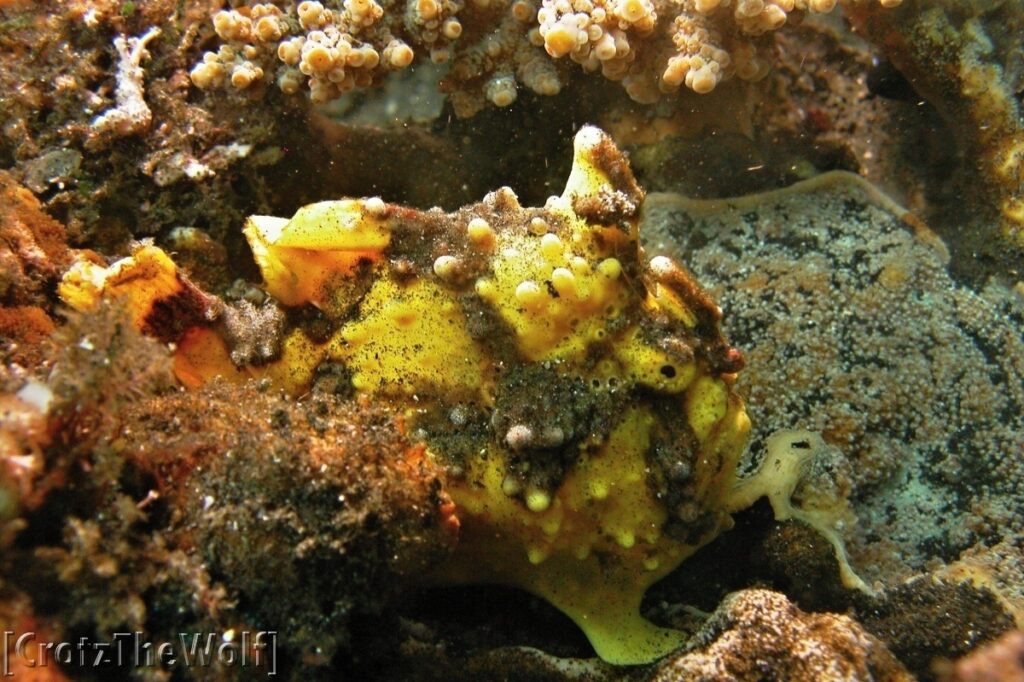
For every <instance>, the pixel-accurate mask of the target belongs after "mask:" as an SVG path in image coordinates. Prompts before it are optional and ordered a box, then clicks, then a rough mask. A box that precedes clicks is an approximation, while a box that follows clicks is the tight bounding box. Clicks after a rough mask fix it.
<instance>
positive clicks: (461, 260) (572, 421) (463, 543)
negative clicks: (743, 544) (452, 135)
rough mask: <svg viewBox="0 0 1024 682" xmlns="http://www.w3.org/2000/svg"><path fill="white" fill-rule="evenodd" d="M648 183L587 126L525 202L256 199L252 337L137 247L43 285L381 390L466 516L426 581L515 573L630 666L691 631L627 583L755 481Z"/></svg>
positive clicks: (275, 373)
mask: <svg viewBox="0 0 1024 682" xmlns="http://www.w3.org/2000/svg"><path fill="white" fill-rule="evenodd" d="M643 199H644V193H643V191H642V190H641V189H640V187H639V186H638V185H637V183H636V181H635V179H634V177H633V174H632V171H631V170H630V167H629V165H628V163H627V161H626V159H625V157H624V156H623V154H622V153H621V152H620V151H619V150H618V149H617V148H616V146H615V145H614V143H613V142H612V141H611V139H610V138H609V137H608V136H606V135H605V134H604V133H603V132H601V131H600V130H598V129H597V128H594V127H589V126H588V127H584V128H583V129H582V130H580V131H579V133H578V134H577V135H576V138H575V145H574V159H573V166H572V171H571V174H570V176H569V179H568V182H567V184H566V187H565V191H564V192H563V193H562V194H561V196H552V197H550V198H549V199H548V200H547V202H546V204H545V205H544V206H543V207H541V208H525V207H523V206H521V205H520V204H519V202H518V200H517V198H516V196H515V194H514V193H513V192H512V190H510V189H508V188H502V189H499V190H497V191H495V192H492V193H491V194H489V195H487V196H486V197H485V198H484V200H483V201H482V202H481V203H479V204H476V205H472V206H467V207H464V208H462V209H460V210H458V211H455V212H454V213H444V212H442V211H441V210H439V209H433V210H429V211H419V210H413V209H409V208H404V207H401V206H395V205H391V204H387V203H385V202H384V201H382V200H380V199H378V198H371V199H342V200H337V201H324V202H320V203H316V204H312V205H309V206H305V207H303V208H301V209H299V210H298V212H297V213H296V214H295V215H294V216H293V217H292V218H290V219H284V218H274V217H267V216H253V217H251V218H250V219H249V220H248V223H247V225H246V226H245V235H246V237H247V239H248V240H249V244H250V245H251V247H252V252H253V255H254V256H255V259H256V263H257V264H258V266H259V268H260V271H261V272H262V276H263V284H262V288H263V290H264V291H265V292H266V294H268V295H269V299H270V300H269V301H268V302H267V303H266V304H264V305H265V306H272V307H274V309H275V310H279V311H284V313H286V314H282V315H277V316H276V317H274V316H272V315H263V316H262V317H261V316H260V315H250V316H249V318H246V319H252V320H258V319H269V318H274V319H276V320H277V323H276V326H275V325H271V327H270V328H268V330H267V331H266V332H265V333H264V332H260V331H259V330H257V333H255V334H252V335H254V336H258V337H260V339H259V342H260V344H262V345H261V346H260V347H261V348H262V349H263V350H262V352H261V353H256V354H254V353H241V354H240V353H238V352H236V351H237V350H238V344H239V343H240V341H239V339H240V338H241V336H244V334H240V333H232V332H231V329H230V328H229V327H230V326H226V325H225V324H224V322H223V320H224V318H225V317H227V315H226V314H224V313H223V311H220V310H219V308H224V307H225V305H226V304H223V303H222V302H220V299H217V298H216V297H212V296H207V295H206V294H204V293H203V292H201V291H199V290H198V288H197V287H195V286H194V285H192V284H191V283H190V282H189V280H188V278H187V277H185V276H184V275H183V274H182V273H181V272H180V271H179V270H178V269H177V267H176V266H175V264H174V263H173V261H172V260H171V259H170V258H169V257H168V256H167V254H166V253H164V252H163V251H162V250H160V249H158V248H156V247H154V246H142V247H140V248H139V249H138V250H137V251H136V252H135V253H134V255H133V256H131V257H130V258H126V259H123V260H121V261H118V262H116V263H114V264H112V265H110V266H109V267H104V266H102V265H100V264H97V263H95V262H89V261H84V260H83V261H79V262H78V263H77V264H76V265H75V266H73V267H72V269H71V270H70V271H69V272H68V273H67V275H66V276H65V278H64V281H63V284H62V285H61V290H60V293H61V295H62V297H63V298H64V300H65V301H66V302H68V303H69V304H70V305H72V306H73V307H76V308H79V309H89V308H90V307H92V306H94V305H95V304H96V301H97V300H98V299H99V298H100V297H102V296H108V295H109V296H121V297H123V298H125V299H126V305H127V306H128V307H129V309H130V310H131V311H132V314H133V316H134V319H135V322H136V324H137V325H138V326H139V327H140V328H141V329H143V330H145V331H147V332H149V333H152V334H155V335H157V336H158V337H160V338H163V339H165V340H167V341H171V342H173V343H174V344H175V346H174V348H175V351H174V352H175V369H176V372H177V375H178V377H179V379H180V380H181V382H182V383H183V384H185V385H186V386H198V385H200V384H202V383H204V382H207V381H210V380H212V379H213V378H214V377H217V376H221V377H224V378H226V379H228V380H242V379H249V378H259V379H261V380H264V381H270V382H272V383H273V384H274V385H276V386H278V387H280V388H281V389H283V390H286V391H288V392H289V393H291V394H293V395H296V396H298V395H301V394H302V393H304V392H306V391H309V390H310V389H311V387H312V386H313V385H314V384H315V383H316V381H317V380H318V377H320V376H322V375H324V374H330V375H331V376H332V377H335V379H336V381H340V382H341V384H342V385H343V388H344V389H345V390H347V391H349V392H350V394H351V395H354V396H356V397H357V398H359V399H362V400H373V401H375V403H377V404H382V405H387V406H390V407H391V408H393V409H394V410H395V413H396V414H397V415H400V417H401V419H402V423H403V424H404V425H405V429H406V430H407V433H408V434H409V436H410V437H411V438H412V439H414V440H416V441H419V442H422V443H424V444H425V445H426V448H427V450H426V451H427V453H428V454H429V456H430V457H432V458H434V460H435V461H437V462H439V463H441V464H442V465H443V468H444V469H445V471H446V472H447V493H448V495H449V496H450V498H451V500H452V501H453V502H454V505H455V511H454V515H455V517H457V519H458V522H459V524H460V529H459V543H458V547H457V549H456V550H455V552H454V555H453V556H452V557H451V559H450V561H448V562H447V563H446V564H445V565H444V566H442V567H440V568H439V569H438V570H437V572H436V573H435V574H432V575H430V576H428V577H427V578H426V579H427V580H428V581H429V582H431V583H500V584H505V585H510V586H514V587H518V588H521V589H524V590H527V591H529V592H531V593H533V594H535V595H538V596H540V597H541V598H543V599H545V600H547V601H548V602H550V603H551V604H553V605H554V606H556V607H557V608H558V609H560V610H561V611H563V612H564V613H565V614H567V615H568V616H569V617H570V618H571V619H572V620H573V621H574V622H575V623H576V624H577V625H578V626H579V627H580V628H581V629H582V630H583V632H584V633H585V634H586V636H587V637H588V638H589V640H590V642H591V643H592V645H593V647H594V649H595V651H596V652H597V654H598V655H599V656H600V657H601V658H603V659H604V660H606V661H609V662H613V663H619V664H636V663H644V662H648V661H651V660H654V659H656V658H658V657H660V656H662V655H664V654H666V653H668V652H670V651H671V650H673V649H674V648H676V647H678V646H680V645H681V644H682V643H683V642H684V637H683V634H682V633H680V632H677V631H675V630H672V629H667V628H661V627H657V626H655V625H654V624H652V623H650V622H649V621H647V620H645V619H644V618H643V617H642V616H641V614H640V603H641V599H642V598H643V595H644V592H645V591H646V590H647V588H648V587H649V586H650V585H652V584H653V583H655V582H656V581H658V580H659V579H661V578H662V577H664V576H665V575H666V574H668V573H669V572H670V571H672V570H673V569H675V568H676V567H677V566H679V564H680V563H681V562H682V561H683V560H685V559H686V558H687V557H689V556H690V555H691V554H693V553H694V552H695V551H696V550H697V549H698V548H700V547H701V546H702V545H704V544H706V543H708V542H709V541H710V540H712V539H713V538H715V537H716V536H717V535H718V534H719V533H720V532H721V531H722V530H724V529H727V528H728V527H729V526H730V525H731V518H730V513H731V512H734V511H736V510H737V509H738V508H739V507H741V506H745V505H748V504H750V503H751V502H752V501H753V499H756V497H758V496H760V495H761V494H764V493H765V492H768V491H767V490H766V488H765V485H767V484H765V485H761V484H758V485H751V483H750V482H749V481H746V482H744V481H741V480H740V479H739V478H738V477H737V463H738V460H739V458H740V456H741V454H742V452H743V450H744V448H745V444H746V440H747V435H748V431H749V421H748V418H747V414H746V412H745V411H744V405H743V402H742V400H741V399H740V398H739V396H738V395H736V393H735V392H734V391H733V389H732V385H733V383H734V380H735V377H736V373H737V372H738V371H740V369H741V368H742V366H743V359H742V356H741V355H740V353H739V352H738V351H737V350H735V349H734V348H732V347H731V346H730V345H729V343H728V342H727V340H726V339H725V338H724V337H723V335H722V333H721V330H720V320H721V317H722V314H721V311H720V309H719V308H718V306H717V305H715V303H714V302H713V301H712V300H711V299H710V298H709V297H708V296H707V295H706V294H705V293H704V291H703V290H702V289H701V287H700V286H699V285H698V283H697V282H696V281H695V280H694V278H693V277H692V276H691V275H690V274H689V273H688V272H687V270H686V269H684V268H683V267H682V266H680V265H679V264H677V263H676V262H674V261H673V260H671V259H669V258H666V257H656V258H650V259H649V258H647V257H645V255H644V251H643V249H642V248H641V246H640V242H639V234H638V232H639V226H638V225H639V221H638V217H639V212H640V208H641V205H642V202H643ZM250 307H251V306H250ZM168 311H171V312H172V313H173V315H169V313H168ZM168 320H173V321H174V322H173V323H169V322H168ZM254 324H255V323H254ZM235 327H237V324H236V325H235ZM254 355H256V356H258V357H255V358H254V357H253V356H254ZM789 489H790V490H791V489H792V488H791V487H790V488H789Z"/></svg>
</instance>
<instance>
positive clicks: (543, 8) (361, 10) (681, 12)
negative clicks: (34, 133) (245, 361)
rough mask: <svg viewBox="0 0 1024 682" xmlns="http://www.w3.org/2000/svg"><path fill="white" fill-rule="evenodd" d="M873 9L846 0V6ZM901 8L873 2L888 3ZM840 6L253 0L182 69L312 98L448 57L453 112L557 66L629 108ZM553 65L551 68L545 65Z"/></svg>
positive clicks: (556, 83)
mask: <svg viewBox="0 0 1024 682" xmlns="http://www.w3.org/2000/svg"><path fill="white" fill-rule="evenodd" d="M875 1H876V0H847V2H848V3H850V4H856V3H862V2H875ZM901 1H902V0H877V2H878V3H879V4H880V5H882V6H883V7H894V6H896V5H898V4H900V2H901ZM835 6H836V0H735V2H734V1H733V0H681V1H677V0H542V2H541V3H540V4H539V5H538V4H537V3H536V2H535V1H534V0H471V2H469V3H463V2H462V1H461V0H443V2H442V1H439V0H405V2H404V3H403V2H400V0H384V1H383V4H378V3H377V2H376V1H375V0H345V2H344V5H340V3H339V6H337V7H334V8H329V7H326V6H325V5H324V4H322V3H320V2H311V1H308V0H307V1H304V2H301V3H298V4H294V3H286V4H285V5H284V7H285V9H283V10H282V9H281V8H280V7H278V6H276V5H271V4H255V5H252V6H251V7H250V6H243V7H240V8H239V9H233V10H224V11H221V12H219V13H217V14H216V15H215V16H214V21H213V23H214V29H215V30H216V32H217V35H218V36H219V37H220V38H221V39H222V40H223V41H224V44H223V45H222V46H221V47H220V48H219V50H218V51H217V52H208V53H206V55H205V56H204V57H203V61H202V62H201V63H199V64H198V65H197V66H196V67H195V68H194V69H193V70H192V82H193V83H195V84H196V86H198V87H200V88H203V89H210V88H215V87H221V86H224V85H227V84H230V86H231V87H233V88H235V89H239V90H245V89H247V88H251V87H254V86H259V85H264V84H266V83H267V82H269V81H270V80H272V79H273V78H274V77H275V74H276V79H277V83H278V85H279V86H280V88H281V89H282V90H283V91H284V92H287V93H294V92H297V91H298V90H299V89H300V88H301V87H303V85H305V86H306V87H308V88H309V91H310V94H311V97H312V99H313V101H314V102H326V101H328V100H330V99H333V98H334V97H336V96H338V95H339V94H340V93H343V92H348V91H350V90H352V89H354V88H365V87H369V86H370V85H373V84H375V83H378V82H379V81H380V79H381V78H382V77H384V76H385V75H387V73H388V72H390V71H394V70H398V69H404V68H406V67H407V66H409V65H410V64H412V63H413V61H414V60H415V59H416V57H417V56H418V55H425V56H429V58H430V60H431V61H433V62H435V63H443V62H447V61H449V60H450V59H451V60H452V68H451V72H450V74H449V75H448V77H447V78H446V79H445V81H444V83H443V87H444V89H445V90H446V91H447V92H449V93H450V94H451V95H452V102H453V105H454V107H455V110H456V113H458V114H459V115H460V116H470V115H472V114H474V113H476V112H477V111H479V110H480V109H481V108H482V107H483V106H484V105H485V103H486V102H487V101H489V102H490V103H492V104H495V105H497V106H507V105H509V104H511V103H512V102H513V101H515V99H516V95H517V89H518V84H519V83H522V84H523V85H524V86H526V87H527V88H529V89H530V90H532V91H534V92H537V93H539V94H542V95H553V94H555V93H557V92H559V90H560V89H561V87H562V84H563V82H564V75H563V74H560V71H563V72H564V68H565V67H564V66H563V62H559V61H558V60H560V59H561V58H563V57H569V58H570V59H571V60H572V61H574V62H576V63H578V64H580V65H581V66H582V67H583V68H584V69H585V70H586V71H597V70H600V71H601V73H602V74H603V75H604V76H605V77H606V78H609V79H611V80H615V81H622V84H623V86H624V87H625V88H626V91H627V92H628V93H629V95H630V96H631V97H632V98H633V99H635V100H637V101H639V102H653V101H656V100H657V99H659V98H660V97H661V95H662V94H664V93H668V92H672V91H674V90H677V89H678V88H679V87H680V86H682V85H685V86H686V87H687V88H689V89H690V90H693V91H695V92H698V93H707V92H710V91H711V90H713V89H714V88H715V86H716V85H717V84H718V83H719V82H721V81H723V80H725V79H727V78H729V77H731V76H733V75H735V76H737V77H739V78H743V79H745V80H757V79H759V78H761V77H763V76H764V75H765V74H766V73H767V72H768V69H769V61H768V59H767V57H766V56H765V55H764V54H763V50H762V43H763V42H764V41H763V40H761V37H762V36H764V35H765V34H768V33H770V32H772V31H775V30H777V29H779V28H781V27H782V26H783V25H784V24H785V23H786V22H787V21H788V19H789V16H790V15H792V14H800V13H805V12H816V13H825V12H830V11H832V10H833V9H834V8H835ZM549 57H550V58H553V59H554V60H556V61H555V62H554V63H552V62H551V61H550V60H549Z"/></svg>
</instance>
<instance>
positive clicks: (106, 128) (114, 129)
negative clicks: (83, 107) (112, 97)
mask: <svg viewBox="0 0 1024 682" xmlns="http://www.w3.org/2000/svg"><path fill="white" fill-rule="evenodd" d="M159 35H160V29H159V28H157V27H156V26H154V27H153V28H151V29H149V30H148V31H146V32H145V33H144V34H142V35H141V36H140V37H138V38H128V39H127V40H126V39H125V37H124V36H118V37H116V38H114V47H115V48H116V49H117V53H118V55H119V56H120V59H119V61H118V65H117V91H116V93H115V94H116V97H117V106H115V107H114V108H113V109H109V110H107V111H106V112H104V113H103V114H101V115H99V116H97V117H96V118H95V119H94V120H93V122H92V128H93V130H94V131H96V132H97V133H100V134H104V133H112V134H113V135H115V136H116V137H125V136H127V135H131V134H133V133H138V132H141V131H144V130H146V129H147V128H149V124H150V122H151V121H152V120H153V113H152V112H151V111H150V110H149V105H147V104H146V99H145V94H146V91H145V86H144V84H143V80H144V78H145V75H146V74H145V71H144V70H143V69H142V66H141V64H142V60H143V59H145V58H146V57H147V56H149V53H148V52H147V51H146V44H147V43H149V41H151V40H153V39H154V38H156V37H157V36H159Z"/></svg>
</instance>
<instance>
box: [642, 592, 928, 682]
mask: <svg viewBox="0 0 1024 682" xmlns="http://www.w3.org/2000/svg"><path fill="white" fill-rule="evenodd" d="M766 670H771V677H772V679H789V680H886V681H888V682H909V680H912V679H914V678H913V677H912V676H911V675H910V674H909V673H908V672H907V671H906V669H904V668H903V666H902V665H900V663H899V662H898V661H897V660H896V658H895V657H894V656H893V655H892V654H891V653H890V652H889V651H888V650H887V649H886V648H885V645H883V644H882V642H880V641H879V640H878V639H876V638H875V637H873V636H872V635H871V634H869V633H868V632H865V631H864V629H863V628H861V626H859V625H858V624H857V623H856V622H854V621H852V620H851V619H849V618H847V617H846V616H839V615H833V614H810V613H803V612H801V611H800V610H799V609H798V608H796V607H795V606H794V605H793V604H792V603H790V602H789V601H788V600H787V599H786V598H785V597H784V596H782V595H780V594H778V593H775V592H770V591H768V590H747V591H744V592H737V593H735V594H732V595H729V596H728V597H726V598H725V600H724V601H723V602H722V605H721V606H720V607H719V608H718V610H717V611H716V612H715V613H714V614H712V615H711V617H710V618H709V619H708V621H707V623H706V624H705V625H704V627H703V628H702V629H701V631H700V632H699V633H698V634H697V635H696V637H694V639H693V640H692V641H691V643H690V644H689V646H688V647H687V650H686V651H684V652H682V653H679V654H675V655H674V656H672V657H670V658H668V659H667V660H666V661H665V662H664V663H662V664H661V665H660V666H659V667H658V670H657V672H656V673H655V675H654V677H653V681H654V682H683V681H684V680H685V681H689V680H700V681H701V682H703V681H705V680H706V681H707V682H710V681H711V680H716V681H721V682H745V681H750V682H753V681H755V680H762V679H764V675H765V671H766Z"/></svg>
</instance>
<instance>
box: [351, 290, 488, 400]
mask: <svg viewBox="0 0 1024 682" xmlns="http://www.w3.org/2000/svg"><path fill="white" fill-rule="evenodd" d="M465 324H466V320H465V316H464V315H463V313H462V310H461V308H460V306H459V304H458V302H457V301H456V300H455V298H454V297H453V296H452V295H451V294H450V293H449V292H447V291H446V290H444V289H442V288H441V287H440V286H438V285H437V284H435V283H433V282H430V281H427V280H423V279H418V280H415V281H414V282H412V283H410V284H408V285H406V286H402V285H400V284H398V283H396V282H395V281H393V280H392V279H390V278H381V279H379V280H377V282H376V283H375V284H374V285H373V288H372V289H371V290H370V292H369V293H368V294H367V295H366V297H365V298H364V299H363V302H362V304H361V306H360V310H359V317H358V318H357V319H356V320H354V321H352V322H350V323H348V324H347V325H345V326H344V327H342V329H341V331H340V332H339V334H338V336H337V338H336V339H335V341H334V343H333V344H332V348H331V356H332V357H333V358H334V359H337V360H343V361H344V362H345V363H346V365H347V366H348V367H349V368H350V369H351V370H352V372H353V377H352V385H353V386H354V387H355V388H356V389H357V390H361V391H367V392H383V393H390V394H405V395H412V394H414V393H416V392H418V391H424V390H426V391H433V392H435V393H436V392H454V393H456V394H458V395H463V396H469V397H476V394H477V393H478V391H479V390H480V388H481V386H482V384H483V381H484V368H485V367H486V366H487V362H486V360H485V358H484V356H483V354H482V352H481V351H480V349H479V348H477V346H476V343H475V342H474V341H473V339H472V338H470V336H469V334H468V333H467V332H466V328H465Z"/></svg>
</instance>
